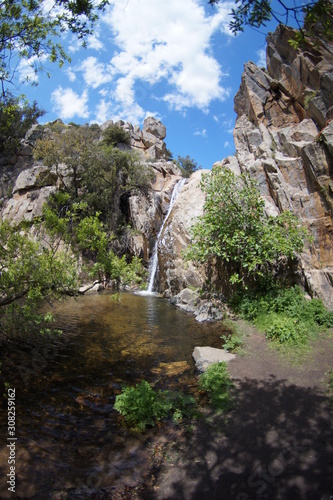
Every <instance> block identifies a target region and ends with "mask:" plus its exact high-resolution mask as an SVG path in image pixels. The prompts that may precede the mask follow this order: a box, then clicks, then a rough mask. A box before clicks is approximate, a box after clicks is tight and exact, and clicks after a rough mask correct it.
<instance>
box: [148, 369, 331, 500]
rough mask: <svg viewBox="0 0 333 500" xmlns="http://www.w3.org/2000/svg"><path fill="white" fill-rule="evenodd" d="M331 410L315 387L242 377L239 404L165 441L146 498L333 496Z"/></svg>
mask: <svg viewBox="0 0 333 500" xmlns="http://www.w3.org/2000/svg"><path fill="white" fill-rule="evenodd" d="M332 415H333V413H332V409H331V407H330V401H329V399H328V398H326V397H324V396H323V395H322V394H320V393H319V392H318V391H316V389H310V388H304V387H298V386H295V385H290V384H289V383H288V382H287V381H283V380H277V379H275V378H274V377H273V376H271V377H270V378H269V380H267V381H260V380H254V379H244V380H243V381H238V382H237V390H236V406H235V409H234V411H233V412H232V414H231V415H230V418H229V421H228V422H227V423H226V424H225V425H223V424H222V427H223V428H222V429H221V422H222V419H221V417H219V418H218V417H212V419H211V420H209V421H208V422H207V421H205V422H201V423H199V424H198V425H197V426H196V427H195V429H194V430H193V431H192V433H190V434H189V435H188V436H187V438H186V439H184V440H183V442H181V441H178V442H173V443H170V444H169V446H168V452H167V454H166V458H165V460H164V462H163V465H162V466H161V470H160V471H159V474H158V479H157V481H156V482H155V485H154V487H152V488H151V489H150V491H146V492H145V494H144V495H143V498H145V499H158V500H162V499H163V500H167V499H168V500H182V499H184V500H187V499H191V500H195V499H198V500H199V499H200V500H204V499H207V500H212V499H219V500H223V499H226V500H228V499H236V500H246V499H281V500H288V499H290V500H297V499H314V500H315V499H316V500H328V499H332V498H333V432H332Z"/></svg>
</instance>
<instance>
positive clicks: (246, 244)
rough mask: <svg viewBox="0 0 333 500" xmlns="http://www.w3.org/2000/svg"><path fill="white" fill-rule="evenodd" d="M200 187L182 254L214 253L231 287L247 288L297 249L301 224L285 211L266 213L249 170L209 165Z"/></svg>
mask: <svg viewBox="0 0 333 500" xmlns="http://www.w3.org/2000/svg"><path fill="white" fill-rule="evenodd" d="M201 187H202V189H203V191H204V192H205V193H206V200H205V205H204V214H203V215H202V216H201V217H199V218H198V221H197V222H196V223H195V224H194V225H193V226H192V228H191V236H192V243H191V245H189V247H188V249H187V250H186V252H185V257H186V258H187V259H189V260H196V261H198V262H202V263H205V262H207V261H209V259H211V258H217V259H218V260H219V261H220V262H222V263H223V264H224V266H225V269H226V270H227V271H228V274H229V281H230V284H232V285H234V288H235V285H237V286H238V288H248V287H249V285H250V284H252V283H253V282H254V281H256V282H257V281H258V280H259V279H260V280H263V279H265V278H266V277H267V276H271V275H272V273H273V269H274V268H275V267H276V265H277V264H279V265H280V266H281V267H282V266H283V265H285V263H286V262H288V261H290V260H292V259H295V258H296V257H297V255H298V254H299V252H301V251H302V249H303V247H304V240H305V238H306V237H307V234H308V233H307V231H306V229H305V228H303V227H301V226H300V222H299V220H298V219H297V218H296V216H295V215H294V214H292V213H291V212H283V213H282V214H281V215H279V216H277V217H271V216H270V217H267V216H266V213H265V202H264V199H263V198H262V197H261V195H260V191H259V187H258V183H257V182H256V181H255V180H254V179H252V178H251V177H250V176H249V174H242V175H239V176H237V175H235V174H234V173H233V172H231V171H230V170H229V169H228V168H224V167H222V166H215V167H213V169H212V170H211V172H210V173H209V174H204V175H203V176H202V181H201Z"/></svg>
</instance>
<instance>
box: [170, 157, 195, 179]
mask: <svg viewBox="0 0 333 500" xmlns="http://www.w3.org/2000/svg"><path fill="white" fill-rule="evenodd" d="M174 162H175V164H176V165H177V167H179V168H180V170H181V172H182V175H183V176H184V177H190V175H192V174H193V172H195V171H196V170H199V169H200V168H201V165H199V166H198V164H197V162H196V161H194V160H193V158H190V157H189V155H186V156H178V158H177V160H174Z"/></svg>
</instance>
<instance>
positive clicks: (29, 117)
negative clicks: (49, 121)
mask: <svg viewBox="0 0 333 500" xmlns="http://www.w3.org/2000/svg"><path fill="white" fill-rule="evenodd" d="M43 114H44V111H42V110H40V109H39V108H38V106H37V103H36V102H34V103H33V104H32V105H30V104H28V102H27V101H26V100H25V99H24V98H23V97H13V96H12V95H11V94H9V93H8V92H7V93H5V94H2V95H1V97H0V155H7V156H8V155H12V154H15V153H17V152H18V149H19V146H20V141H21V139H23V138H24V136H25V134H26V133H27V131H28V130H29V129H30V127H31V126H32V125H33V124H34V123H36V121H37V119H38V118H39V117H41V116H43Z"/></svg>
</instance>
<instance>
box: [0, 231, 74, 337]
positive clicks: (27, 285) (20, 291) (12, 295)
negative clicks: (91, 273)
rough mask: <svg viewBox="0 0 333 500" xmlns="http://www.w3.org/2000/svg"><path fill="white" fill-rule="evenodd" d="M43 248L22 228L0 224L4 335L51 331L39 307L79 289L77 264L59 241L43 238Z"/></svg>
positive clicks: (0, 325) (0, 295)
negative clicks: (59, 246)
mask: <svg viewBox="0 0 333 500" xmlns="http://www.w3.org/2000/svg"><path fill="white" fill-rule="evenodd" d="M40 239H41V241H43V244H41V243H37V242H35V241H32V239H31V236H30V235H29V233H28V232H27V230H25V229H24V228H22V227H18V226H11V225H10V224H9V223H8V222H1V223H0V308H1V317H0V330H1V331H2V333H3V334H9V333H11V334H14V333H15V332H17V333H24V332H28V331H30V330H32V329H35V330H36V329H37V330H39V331H40V332H41V333H48V332H49V331H50V329H49V327H48V324H49V323H50V322H51V321H52V317H51V316H49V315H46V316H45V315H41V314H40V313H39V306H40V304H41V303H42V302H43V301H45V300H46V299H47V300H48V301H49V302H50V301H52V300H55V299H59V298H60V297H61V296H62V295H64V294H65V295H68V294H74V293H75V292H76V290H77V288H78V281H77V268H76V261H75V259H74V258H73V256H72V254H71V253H70V252H68V251H67V250H66V248H64V249H63V250H62V251H60V250H59V249H58V245H59V241H57V240H56V239H54V238H52V236H50V237H48V238H44V235H43V234H42V233H41V232H40Z"/></svg>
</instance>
